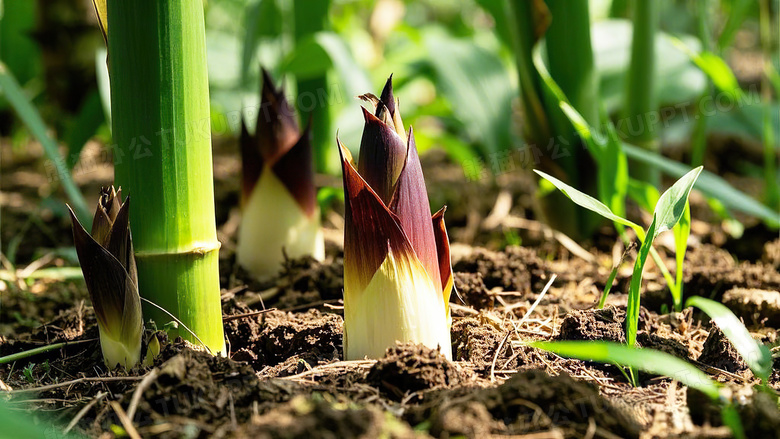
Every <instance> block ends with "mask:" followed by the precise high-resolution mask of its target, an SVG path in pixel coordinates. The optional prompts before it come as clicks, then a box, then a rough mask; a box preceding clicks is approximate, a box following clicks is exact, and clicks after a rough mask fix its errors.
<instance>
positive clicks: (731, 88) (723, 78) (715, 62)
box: [669, 37, 742, 96]
mask: <svg viewBox="0 0 780 439" xmlns="http://www.w3.org/2000/svg"><path fill="white" fill-rule="evenodd" d="M669 39H670V41H671V42H672V44H674V46H675V47H677V48H678V49H679V50H680V51H682V52H683V53H685V54H686V55H688V56H689V57H690V58H691V60H692V61H693V62H694V63H695V64H696V66H697V67H699V68H700V69H701V70H702V72H704V73H705V74H706V75H707V76H709V77H710V79H711V80H712V83H713V84H715V86H716V87H718V88H719V89H720V90H722V91H725V92H730V93H734V94H735V96H736V95H739V94H741V93H742V89H741V88H740V86H739V81H737V77H736V76H735V75H734V72H732V71H731V68H730V67H729V66H728V64H726V61H724V60H723V58H721V57H719V56H718V55H715V54H714V53H712V52H701V53H696V52H695V51H694V50H692V49H691V48H689V47H688V46H687V45H686V44H685V43H684V42H682V41H681V40H680V39H678V38H675V37H669Z"/></svg>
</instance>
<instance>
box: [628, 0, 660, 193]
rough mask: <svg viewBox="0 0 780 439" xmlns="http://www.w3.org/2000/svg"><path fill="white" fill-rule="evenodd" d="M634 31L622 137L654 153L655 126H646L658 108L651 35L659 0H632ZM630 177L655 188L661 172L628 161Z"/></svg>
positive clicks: (655, 21) (655, 29) (656, 25)
mask: <svg viewBox="0 0 780 439" xmlns="http://www.w3.org/2000/svg"><path fill="white" fill-rule="evenodd" d="M632 15H633V23H634V33H633V37H632V39H631V64H630V66H629V69H628V77H627V81H626V85H627V87H628V89H627V90H626V100H625V103H624V105H623V117H625V118H627V119H628V121H629V123H627V124H626V126H628V127H629V128H628V129H627V130H625V132H624V133H623V135H624V136H625V139H626V140H627V141H628V142H630V143H633V144H634V145H637V146H639V147H641V148H644V149H646V150H649V151H654V152H657V151H658V148H659V145H658V139H657V135H656V134H657V133H656V132H655V130H654V128H655V127H650V126H649V120H651V118H649V117H648V115H649V114H650V113H651V112H653V111H657V110H658V104H657V102H656V98H655V76H656V75H655V35H656V31H657V30H658V17H659V0H634V4H633V11H632ZM629 170H630V173H631V176H632V177H634V178H636V179H638V180H641V181H645V182H647V183H650V184H652V185H653V186H655V187H658V185H659V184H660V181H661V173H660V171H659V170H658V169H656V168H654V167H652V166H647V165H640V164H639V163H636V162H630V163H629Z"/></svg>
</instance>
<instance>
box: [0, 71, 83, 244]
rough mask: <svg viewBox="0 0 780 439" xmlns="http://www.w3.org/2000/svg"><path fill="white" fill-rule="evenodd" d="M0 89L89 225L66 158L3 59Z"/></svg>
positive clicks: (80, 217)
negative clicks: (33, 137)
mask: <svg viewBox="0 0 780 439" xmlns="http://www.w3.org/2000/svg"><path fill="white" fill-rule="evenodd" d="M0 91H2V92H3V94H5V97H6V99H8V101H9V102H10V103H11V106H12V107H13V108H14V110H16V113H17V114H18V115H19V118H20V119H22V122H24V124H25V125H27V128H29V130H30V131H31V132H32V134H33V135H34V136H35V138H36V139H38V141H39V142H41V146H43V150H44V152H45V153H46V156H47V157H48V158H49V160H51V161H52V162H53V163H54V167H55V169H56V170H57V175H58V177H59V179H60V182H61V183H62V187H63V189H65V194H67V196H68V199H69V200H70V202H71V204H72V205H73V209H74V210H75V211H76V214H77V215H78V218H79V220H81V222H82V224H84V225H85V226H86V227H88V228H89V227H91V225H92V215H91V214H90V211H89V209H88V208H87V203H86V202H85V201H84V196H83V195H82V194H81V191H79V188H78V186H76V183H75V182H74V181H73V178H72V177H71V175H70V172H68V169H67V166H66V163H65V160H64V159H63V157H62V156H61V155H60V152H59V150H58V148H57V143H56V142H54V140H52V138H51V137H49V133H48V132H47V130H46V125H45V124H44V123H43V120H42V119H41V116H40V115H39V114H38V111H37V110H36V109H35V107H33V105H32V103H30V101H29V100H28V99H27V97H26V96H25V95H24V92H22V89H21V87H19V83H18V82H16V78H14V76H13V74H12V73H11V72H10V71H8V69H7V68H6V66H5V64H3V63H2V62H0Z"/></svg>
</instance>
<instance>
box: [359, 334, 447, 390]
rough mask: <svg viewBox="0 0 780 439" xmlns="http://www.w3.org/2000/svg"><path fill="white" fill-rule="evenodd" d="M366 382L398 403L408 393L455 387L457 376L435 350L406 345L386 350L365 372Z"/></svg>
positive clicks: (416, 345) (421, 346) (410, 344)
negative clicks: (366, 374)
mask: <svg viewBox="0 0 780 439" xmlns="http://www.w3.org/2000/svg"><path fill="white" fill-rule="evenodd" d="M366 381H368V382H369V383H370V384H372V385H374V386H376V387H377V388H378V389H379V390H380V391H381V392H383V393H384V394H386V395H388V396H389V397H391V398H392V399H396V400H401V399H403V398H404V397H405V396H407V395H408V394H410V393H414V392H419V391H422V390H427V389H432V388H436V387H448V386H451V385H455V384H458V382H459V381H460V374H459V372H458V370H457V369H456V368H455V366H453V365H452V363H450V362H449V361H447V359H446V358H444V356H442V355H441V353H440V352H439V351H438V350H434V349H430V348H428V347H425V346H423V345H419V344H412V343H407V344H400V345H397V346H395V347H392V348H389V349H388V350H387V353H386V354H385V356H384V358H381V359H380V360H379V361H377V363H376V364H375V365H374V366H373V367H372V368H371V370H370V371H369V372H368V377H367V378H366Z"/></svg>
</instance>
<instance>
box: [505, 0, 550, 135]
mask: <svg viewBox="0 0 780 439" xmlns="http://www.w3.org/2000/svg"><path fill="white" fill-rule="evenodd" d="M533 8H534V2H532V1H527V0H513V1H510V2H509V6H508V14H507V15H508V17H509V23H510V24H509V34H510V38H511V41H512V50H513V51H514V54H515V63H516V65H517V74H518V79H519V82H520V99H521V100H522V103H523V116H524V119H525V124H524V126H523V130H524V136H525V137H526V138H527V139H529V140H530V141H532V142H534V143H537V144H539V143H542V142H544V141H546V140H547V139H549V138H550V136H551V132H550V126H549V121H548V120H547V114H546V109H545V108H544V103H543V101H542V96H543V91H542V90H543V89H542V79H541V78H540V77H539V72H537V71H536V68H534V63H533V49H534V45H535V44H536V41H537V40H538V35H537V31H538V28H540V27H546V25H545V24H544V23H538V22H537V21H539V18H538V17H537V20H536V21H535V20H534V18H535V15H537V16H538V15H540V14H534V9H533Z"/></svg>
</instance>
